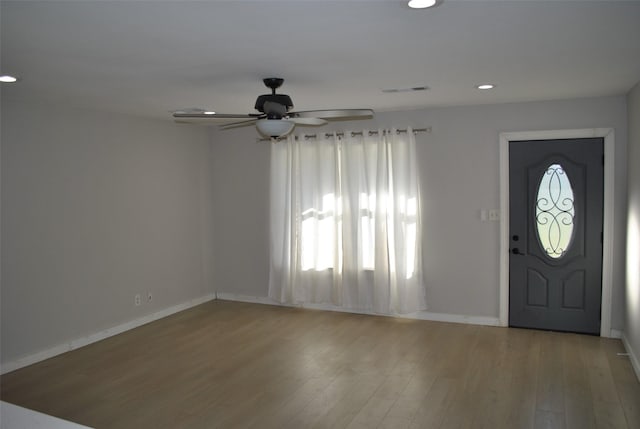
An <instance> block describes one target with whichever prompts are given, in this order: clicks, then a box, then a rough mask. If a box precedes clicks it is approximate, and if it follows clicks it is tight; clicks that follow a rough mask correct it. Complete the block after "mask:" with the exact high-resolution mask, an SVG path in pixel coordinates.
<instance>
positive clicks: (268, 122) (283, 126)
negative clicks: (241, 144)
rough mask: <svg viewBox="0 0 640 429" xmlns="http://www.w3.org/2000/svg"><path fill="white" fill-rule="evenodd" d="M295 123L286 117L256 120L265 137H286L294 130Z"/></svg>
mask: <svg viewBox="0 0 640 429" xmlns="http://www.w3.org/2000/svg"><path fill="white" fill-rule="evenodd" d="M294 126H295V123H294V122H293V121H289V120H286V119H260V120H258V121H257V122H256V128H257V129H258V132H259V133H260V134H262V135H263V136H265V137H276V138H279V137H284V136H286V135H287V134H289V133H290V132H291V131H293V127H294Z"/></svg>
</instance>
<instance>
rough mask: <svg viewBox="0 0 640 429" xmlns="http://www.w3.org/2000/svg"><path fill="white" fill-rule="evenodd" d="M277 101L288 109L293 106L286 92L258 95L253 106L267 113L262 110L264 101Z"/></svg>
mask: <svg viewBox="0 0 640 429" xmlns="http://www.w3.org/2000/svg"><path fill="white" fill-rule="evenodd" d="M267 101H268V102H271V103H277V104H281V105H283V106H285V107H286V110H287V111H289V109H291V108H292V107H293V102H292V101H291V97H289V96H288V95H286V94H264V95H261V96H259V97H258V99H257V100H256V105H255V108H256V110H257V111H258V112H262V113H268V112H265V111H264V103H265V102H267Z"/></svg>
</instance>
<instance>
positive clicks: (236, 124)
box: [218, 118, 260, 130]
mask: <svg viewBox="0 0 640 429" xmlns="http://www.w3.org/2000/svg"><path fill="white" fill-rule="evenodd" d="M258 119H260V118H254V119H249V120H246V121H238V122H231V123H229V124H222V125H219V126H218V128H220V129H221V130H230V129H232V128H240V127H246V126H248V125H255V123H256V122H257V121H258Z"/></svg>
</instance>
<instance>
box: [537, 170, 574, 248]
mask: <svg viewBox="0 0 640 429" xmlns="http://www.w3.org/2000/svg"><path fill="white" fill-rule="evenodd" d="M574 217H575V204H574V195H573V189H572V188H571V182H570V181H569V178H568V177H567V175H566V173H565V171H564V169H563V168H562V166H561V165H560V164H552V165H550V166H549V167H548V168H547V170H546V171H545V172H544V174H543V177H542V179H541V180H540V185H539V186H538V195H537V199H536V229H537V232H538V238H539V239H540V243H541V244H542V247H543V249H544V251H545V253H546V254H547V255H548V256H549V257H551V258H555V259H557V258H560V257H562V256H563V255H564V254H565V253H566V252H567V250H568V248H569V246H570V245H571V241H572V238H573V229H574Z"/></svg>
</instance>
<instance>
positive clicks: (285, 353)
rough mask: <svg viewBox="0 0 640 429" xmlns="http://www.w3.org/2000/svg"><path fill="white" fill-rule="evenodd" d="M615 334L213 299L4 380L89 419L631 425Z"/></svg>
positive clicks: (31, 402)
mask: <svg viewBox="0 0 640 429" xmlns="http://www.w3.org/2000/svg"><path fill="white" fill-rule="evenodd" d="M623 352H624V349H623V348H622V345H621V343H620V341H618V340H608V339H601V338H597V337H590V336H581V335H575V334H560V333H553V332H542V331H534V330H523V329H508V328H493V327H482V326H472V325H458V324H449V323H436V322H427V321H419V320H407V319H397V318H390V317H375V316H365V315H358V314H349V313H334V312H324V311H313V310H303V309H297V308H285V307H276V306H265V305H257V304H246V303H233V302H224V301H213V302H209V303H206V304H203V305H200V306H198V307H194V308H192V309H190V310H187V311H184V312H181V313H178V314H175V315H172V316H170V317H167V318H164V319H161V320H158V321H156V322H153V323H150V324H148V325H144V326H141V327H139V328H136V329H134V330H131V331H128V332H125V333H122V334H120V335H117V336H114V337H111V338H108V339H106V340H103V341H100V342H97V343H94V344H91V345H89V346H86V347H83V348H80V349H77V350H73V351H71V352H69V353H65V354H63V355H60V356H57V357H54V358H52V359H49V360H46V361H44V362H40V363H38V364H35V365H32V366H30V367H27V368H23V369H20V370H17V371H14V372H12V373H9V374H5V375H3V376H2V377H1V378H0V397H1V399H2V400H4V401H7V402H11V403H14V404H17V405H20V406H24V407H27V408H32V409H34V410H37V411H41V412H44V413H47V414H51V415H54V416H56V417H61V418H64V419H66V420H71V421H75V422H78V423H81V424H84V425H87V426H92V427H96V428H114V429H119V428H127V429H128V428H136V429H145V428H153V429H158V428H172V429H173V428H207V429H211V428H245V427H246V428H260V429H263V428H307V427H309V428H313V427H316V428H340V427H345V428H351V429H354V428H375V427H377V428H394V429H401V428H438V429H442V428H458V429H459V428H473V429H481V428H491V429H501V428H504V429H513V428H518V429H533V428H568V429H573V428H580V429H590V428H596V429H599V428H616V429H619V428H621V429H624V428H634V429H635V428H637V427H640V423H639V422H640V384H639V383H638V380H637V379H636V378H635V374H634V373H633V370H632V368H631V366H630V364H629V361H628V358H627V357H625V356H621V355H619V354H618V353H623Z"/></svg>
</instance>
